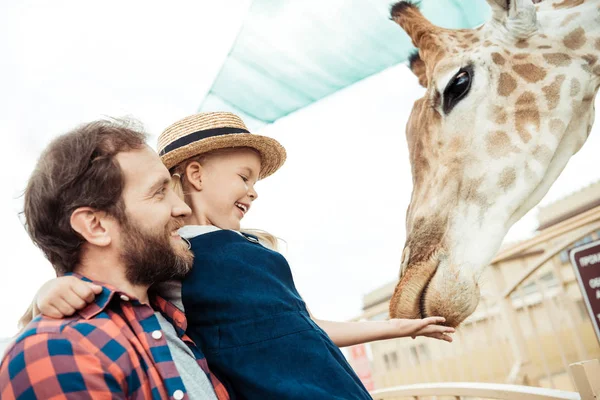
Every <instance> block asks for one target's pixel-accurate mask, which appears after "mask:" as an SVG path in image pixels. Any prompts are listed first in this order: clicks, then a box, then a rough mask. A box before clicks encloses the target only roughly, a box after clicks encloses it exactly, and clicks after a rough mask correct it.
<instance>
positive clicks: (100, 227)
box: [71, 207, 112, 247]
mask: <svg viewBox="0 0 600 400" xmlns="http://www.w3.org/2000/svg"><path fill="white" fill-rule="evenodd" d="M107 222H108V221H107V218H106V213H105V212H99V211H97V210H94V209H93V208H91V207H79V208H78V209H76V210H75V211H73V213H72V214H71V228H73V230H74V231H75V232H77V233H78V234H80V235H81V236H82V237H83V238H84V239H85V240H86V241H87V242H89V243H91V244H94V245H96V246H101V247H105V246H108V245H109V244H110V243H111V241H112V238H111V236H110V232H109V229H108V225H109V224H108V223H107Z"/></svg>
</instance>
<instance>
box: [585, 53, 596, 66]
mask: <svg viewBox="0 0 600 400" xmlns="http://www.w3.org/2000/svg"><path fill="white" fill-rule="evenodd" d="M583 59H584V60H585V62H587V63H588V65H589V66H590V67H593V66H594V64H596V62H598V57H596V56H595V55H593V54H586V55H585V56H583Z"/></svg>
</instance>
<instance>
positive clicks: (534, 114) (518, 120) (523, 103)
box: [515, 92, 540, 143]
mask: <svg viewBox="0 0 600 400" xmlns="http://www.w3.org/2000/svg"><path fill="white" fill-rule="evenodd" d="M529 124H533V125H534V127H533V129H534V131H538V130H539V129H540V112H539V110H538V108H537V103H536V101H535V95H534V94H533V93H532V92H525V93H523V94H522V95H520V96H519V98H518V99H517V103H516V112H515V127H516V129H517V132H518V133H519V136H521V139H522V140H523V142H525V143H527V142H529V141H530V140H531V133H530V132H529V130H528V129H527V125H529Z"/></svg>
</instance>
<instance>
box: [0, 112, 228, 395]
mask: <svg viewBox="0 0 600 400" xmlns="http://www.w3.org/2000/svg"><path fill="white" fill-rule="evenodd" d="M145 140H146V138H145V135H144V134H143V133H140V132H137V131H136V130H134V129H131V128H128V127H126V126H124V125H123V124H117V123H114V122H106V121H98V122H92V123H89V124H85V125H83V126H81V127H79V128H78V129H76V130H74V131H72V132H70V133H68V134H65V135H63V136H61V137H59V138H57V139H56V140H54V141H53V142H52V143H51V144H50V145H49V146H48V148H47V149H46V150H45V151H44V152H43V153H42V155H41V157H40V159H39V161H38V163H37V166H36V168H35V170H34V172H33V174H32V175H31V178H30V180H29V183H28V185H27V189H26V191H25V207H24V215H25V220H26V228H27V231H28V233H29V235H30V237H31V239H32V240H33V242H34V243H35V244H36V245H37V246H38V247H39V248H40V249H41V250H42V251H43V252H44V254H45V255H46V257H47V258H48V260H50V262H51V263H52V265H53V266H54V268H55V269H56V271H57V274H58V275H63V274H73V275H75V276H77V277H79V278H80V279H82V280H85V281H90V282H93V283H95V284H97V285H98V286H100V287H101V288H100V287H99V288H98V292H99V291H100V290H101V292H100V293H99V294H98V295H97V296H96V298H95V300H94V301H93V302H92V303H91V304H90V305H89V306H87V307H86V308H84V309H83V310H82V311H80V312H79V313H78V314H76V315H75V316H73V317H71V318H67V319H60V320H55V319H52V318H47V317H43V316H42V317H38V318H36V319H35V320H34V321H32V322H31V323H30V324H29V325H28V326H27V327H26V328H25V329H24V330H23V332H22V333H21V334H20V336H19V337H18V338H17V339H16V341H15V343H13V344H12V345H11V346H10V347H9V348H8V349H7V351H6V355H5V358H4V360H3V361H2V364H1V365H0V398H2V399H13V398H22V399H29V398H40V399H46V398H103V399H105V398H106V399H109V398H111V399H112V398H136V399H149V398H155V399H165V398H173V399H184V398H191V399H205V398H206V399H219V400H221V399H228V398H229V397H228V394H227V391H226V390H225V388H224V386H223V384H222V383H221V382H219V380H218V379H217V378H216V377H215V376H214V375H213V374H211V373H210V371H209V369H208V367H207V365H206V361H205V360H204V358H203V356H202V354H201V352H200V351H199V349H198V348H197V347H196V346H195V345H194V343H193V342H192V341H191V340H190V339H189V338H188V337H187V336H186V335H185V334H184V331H185V328H186V320H185V316H184V315H183V313H181V312H180V311H179V310H177V309H176V308H175V307H174V306H173V305H171V304H170V303H168V302H166V301H165V300H163V299H161V298H159V297H156V296H150V295H149V294H148V288H149V287H150V286H151V285H152V284H153V283H156V282H162V281H166V280H169V279H172V278H177V277H182V276H183V275H185V274H186V273H187V272H188V270H189V269H190V268H191V261H192V255H191V253H190V252H189V250H188V246H187V243H185V242H184V241H183V240H182V239H181V238H180V237H179V235H178V234H177V230H178V228H180V227H181V226H182V225H183V218H184V217H185V216H187V215H189V214H190V212H191V211H190V209H189V207H188V206H187V205H186V204H185V203H184V202H183V201H181V200H180V199H179V197H178V196H177V195H176V194H175V193H174V192H173V191H172V189H171V186H170V184H169V183H170V175H169V172H168V171H167V169H166V168H165V167H164V165H163V164H162V162H161V161H160V158H159V157H158V155H157V154H156V153H155V152H154V151H153V150H152V149H151V148H150V147H148V146H147V145H146V142H145Z"/></svg>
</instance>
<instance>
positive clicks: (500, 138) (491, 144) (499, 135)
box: [486, 131, 519, 159]
mask: <svg viewBox="0 0 600 400" xmlns="http://www.w3.org/2000/svg"><path fill="white" fill-rule="evenodd" d="M486 148H487V152H488V154H489V155H490V156H491V157H492V158H496V159H498V158H501V157H505V156H507V155H508V154H510V153H518V152H519V149H518V148H517V147H515V146H514V145H513V144H512V143H511V141H510V137H509V136H508V134H507V133H506V132H504V131H495V132H491V133H490V134H489V135H488V136H487V138H486Z"/></svg>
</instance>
